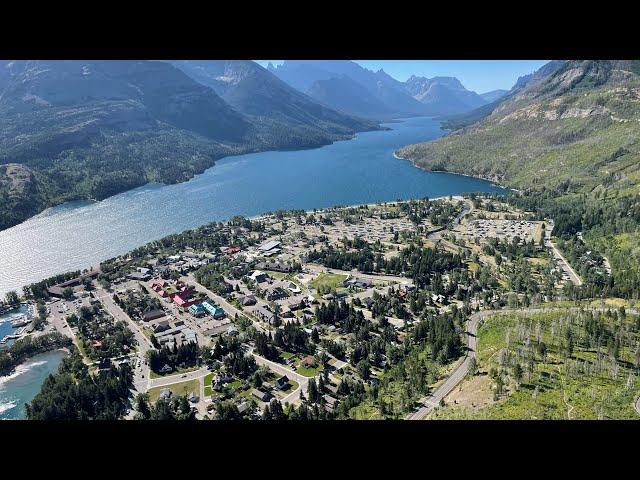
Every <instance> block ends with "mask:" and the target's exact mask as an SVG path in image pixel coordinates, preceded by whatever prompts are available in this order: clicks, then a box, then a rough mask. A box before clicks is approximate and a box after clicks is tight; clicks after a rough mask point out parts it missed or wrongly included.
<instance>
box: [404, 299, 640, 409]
mask: <svg viewBox="0 0 640 480" xmlns="http://www.w3.org/2000/svg"><path fill="white" fill-rule="evenodd" d="M555 310H567V309H562V308H556V307H552V308H520V309H502V310H484V311H481V312H477V313H474V314H473V315H471V317H469V322H468V324H467V342H468V349H467V357H466V358H465V359H464V362H462V364H460V365H459V366H458V367H457V368H456V369H455V370H454V371H453V373H451V375H449V377H448V378H447V379H446V380H445V382H444V383H443V384H442V385H440V386H439V387H438V388H437V389H436V390H435V391H434V392H433V393H432V394H431V395H429V396H427V397H424V398H422V399H421V400H420V401H419V402H418V403H420V404H422V406H421V407H420V408H419V409H418V410H417V411H415V412H412V413H410V414H409V415H407V416H406V419H407V420H422V419H424V418H425V417H426V416H427V415H429V414H430V413H431V412H432V411H433V409H434V408H435V407H437V406H438V405H439V404H440V401H441V400H442V399H443V398H444V397H446V396H447V395H448V394H449V393H450V392H451V391H452V390H453V389H454V388H455V387H456V385H458V384H459V383H460V382H461V381H462V380H464V378H465V377H466V375H467V372H468V371H469V365H470V364H471V359H472V358H475V356H476V341H477V337H476V335H477V332H478V324H479V323H480V321H481V320H482V319H484V318H485V317H488V316H490V315H494V314H500V313H509V312H520V313H543V312H549V311H555ZM569 310H579V308H570V309H569ZM591 310H596V311H605V310H610V309H608V308H592V309H591ZM627 312H628V313H633V314H638V311H637V310H635V309H627ZM638 409H640V398H639V399H638V401H636V410H638ZM638 413H640V410H638Z"/></svg>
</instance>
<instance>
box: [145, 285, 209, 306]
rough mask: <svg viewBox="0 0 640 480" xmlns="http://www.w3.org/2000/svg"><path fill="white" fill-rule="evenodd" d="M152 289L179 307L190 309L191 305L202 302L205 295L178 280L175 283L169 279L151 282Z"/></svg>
mask: <svg viewBox="0 0 640 480" xmlns="http://www.w3.org/2000/svg"><path fill="white" fill-rule="evenodd" d="M151 290H153V291H154V292H156V293H157V294H158V295H160V296H161V297H162V298H168V299H170V300H171V301H172V302H173V303H175V304H176V305H177V306H178V307H181V308H182V309H184V310H188V309H189V307H191V306H192V305H194V304H196V303H200V302H202V299H203V295H202V294H201V293H198V292H196V291H195V290H194V289H193V288H191V287H189V286H188V285H186V284H185V283H184V282H181V281H179V280H178V281H176V282H174V283H172V282H169V281H167V280H158V281H155V282H152V283H151Z"/></svg>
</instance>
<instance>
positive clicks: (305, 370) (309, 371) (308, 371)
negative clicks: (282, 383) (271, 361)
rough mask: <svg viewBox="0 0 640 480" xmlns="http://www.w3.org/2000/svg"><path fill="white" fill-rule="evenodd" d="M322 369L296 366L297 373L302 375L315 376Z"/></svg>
mask: <svg viewBox="0 0 640 480" xmlns="http://www.w3.org/2000/svg"><path fill="white" fill-rule="evenodd" d="M320 371H321V369H320V367H313V368H308V367H302V366H300V367H298V368H296V373H299V374H300V375H303V376H305V377H315V376H316V375H317V374H318V373H319V372H320Z"/></svg>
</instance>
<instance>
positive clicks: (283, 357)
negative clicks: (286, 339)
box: [280, 352, 295, 360]
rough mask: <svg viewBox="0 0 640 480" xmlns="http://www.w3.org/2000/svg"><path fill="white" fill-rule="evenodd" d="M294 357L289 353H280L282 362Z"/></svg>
mask: <svg viewBox="0 0 640 480" xmlns="http://www.w3.org/2000/svg"><path fill="white" fill-rule="evenodd" d="M294 355H295V353H291V352H281V353H280V358H282V360H288V359H290V358H291V357H293V356H294Z"/></svg>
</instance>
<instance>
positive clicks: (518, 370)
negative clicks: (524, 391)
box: [513, 363, 524, 385]
mask: <svg viewBox="0 0 640 480" xmlns="http://www.w3.org/2000/svg"><path fill="white" fill-rule="evenodd" d="M523 375H524V371H523V370H522V366H521V365H520V364H519V363H516V366H515V367H513V378H514V379H515V380H516V383H517V384H518V385H519V384H520V382H521V381H522V376H523Z"/></svg>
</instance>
